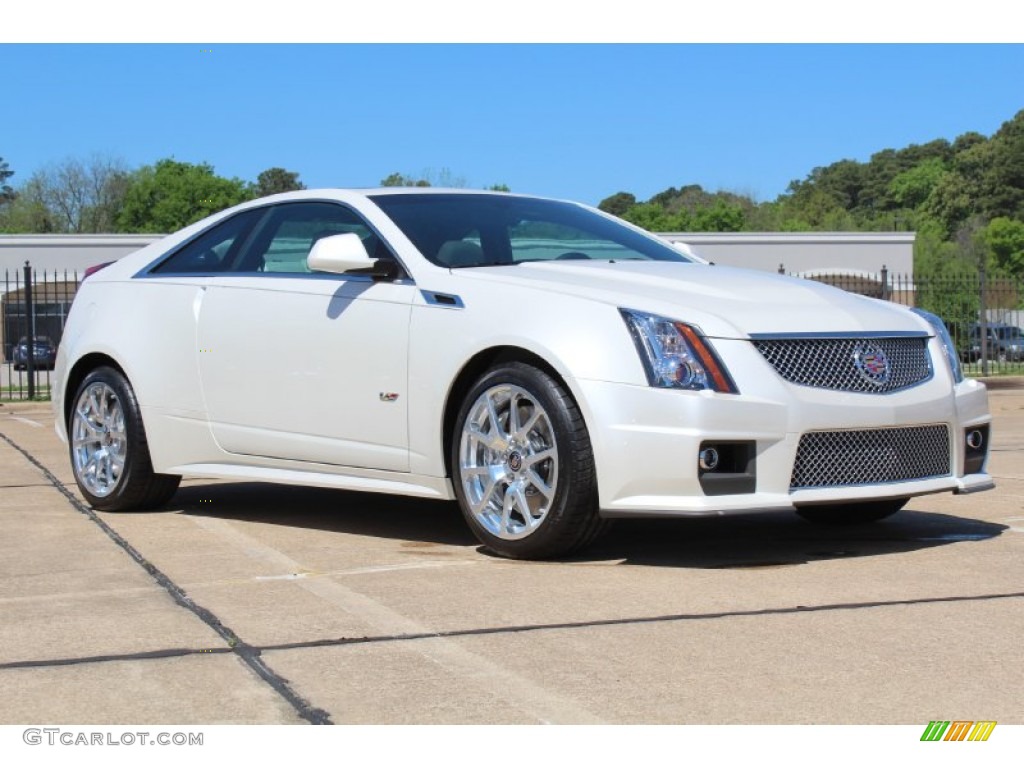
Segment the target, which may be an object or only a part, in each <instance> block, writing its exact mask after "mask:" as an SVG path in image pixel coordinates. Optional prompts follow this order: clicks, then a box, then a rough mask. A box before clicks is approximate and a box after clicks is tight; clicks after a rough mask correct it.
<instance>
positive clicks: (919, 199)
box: [889, 157, 946, 208]
mask: <svg viewBox="0 0 1024 768" xmlns="http://www.w3.org/2000/svg"><path fill="white" fill-rule="evenodd" d="M945 174H946V168H945V164H944V163H943V162H942V160H941V159H940V158H937V157H932V158H929V159H928V160H924V161H922V162H920V163H918V164H917V165H915V166H912V167H910V168H908V169H907V170H905V171H903V172H902V173H900V174H898V175H897V176H895V177H894V178H893V180H892V181H891V182H889V194H890V196H891V197H892V199H893V200H895V201H896V203H897V204H898V205H901V206H903V207H904V208H917V207H918V206H920V205H923V204H924V202H925V201H926V200H927V199H928V197H929V195H931V193H932V190H934V189H935V187H936V185H937V184H938V183H939V179H941V178H942V177H943V176H944V175H945Z"/></svg>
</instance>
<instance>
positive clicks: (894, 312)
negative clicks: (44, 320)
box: [53, 189, 992, 558]
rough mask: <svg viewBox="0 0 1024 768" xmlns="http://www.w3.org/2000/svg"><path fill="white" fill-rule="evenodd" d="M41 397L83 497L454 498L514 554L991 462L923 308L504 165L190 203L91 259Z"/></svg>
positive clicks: (881, 512)
mask: <svg viewBox="0 0 1024 768" xmlns="http://www.w3.org/2000/svg"><path fill="white" fill-rule="evenodd" d="M53 402H54V408H55V416H56V428H57V431H58V433H59V435H60V436H61V437H62V438H63V439H65V440H69V442H70V454H71V463H72V466H73V468H74V474H75V478H76V479H77V481H78V485H79V488H80V489H81V492H82V494H83V495H84V497H85V498H86V499H87V500H88V501H89V503H91V504H92V505H93V506H94V507H96V508H97V509H101V510H127V509H145V508H152V507H157V506H159V505H162V504H164V503H166V502H167V501H168V500H169V499H170V497H171V496H172V495H173V494H174V492H175V490H176V488H177V486H178V482H179V480H180V478H181V477H182V476H186V477H215V478H231V479H245V480H256V481H269V482H280V483H293V484H299V485H316V486H327V487H331V488H344V489H350V490H357V491H381V492H384V493H394V494H406V495H411V496H422V497H426V498H433V499H457V500H458V502H459V504H460V506H461V508H462V511H463V513H464V514H465V517H466V520H467V521H468V523H469V526H470V527H471V528H472V530H473V532H474V533H475V534H476V535H477V537H479V539H480V540H481V541H482V542H483V543H484V544H485V545H486V546H487V547H488V548H489V549H490V550H492V551H493V552H496V553H498V554H501V555H504V556H508V557H519V558H544V557H556V556H562V555H565V554H567V553H570V552H573V551H575V550H578V549H580V548H582V547H584V546H585V545H587V544H589V543H590V542H591V541H592V540H593V539H594V537H595V536H597V535H598V533H600V532H601V531H602V530H603V528H604V527H605V525H606V521H607V520H609V519H611V518H615V517H629V516H691V515H709V514H710V515H719V514H725V513H738V512H752V511H762V510H772V511H778V510H791V511H795V512H796V513H798V514H800V515H802V516H804V517H805V518H808V519H810V520H812V521H823V522H867V521H873V520H877V519H880V518H882V517H886V516H888V515H891V514H893V513H894V512H896V511H897V510H899V509H900V508H901V507H902V506H903V505H904V504H905V503H906V502H907V500H908V499H909V498H911V497H913V496H918V495H921V494H927V493H936V492H940V491H952V492H954V493H964V492H970V491H979V490H984V489H987V488H990V487H991V486H992V481H991V478H990V477H989V475H988V474H987V473H986V471H985V462H986V458H987V453H988V438H989V422H990V420H991V418H990V415H989V410H988V402H987V397H986V392H985V388H984V386H983V385H982V384H980V383H978V382H975V381H972V380H969V379H964V378H963V375H962V373H961V371H960V367H959V364H958V360H957V356H956V352H955V350H954V348H953V345H952V343H951V341H950V339H949V336H948V334H947V332H946V329H945V327H944V326H943V324H942V322H941V321H940V320H939V319H938V318H936V317H935V316H933V315H929V314H927V313H924V312H916V311H913V310H908V309H905V308H903V307H899V306H896V305H893V304H889V303H886V302H882V301H876V300H872V299H867V298H864V297H861V296H856V295H852V294H849V293H845V292H843V291H840V290H837V289H835V288H831V287H828V286H825V285H821V284H818V283H815V282H811V281H805V280H799V279H791V278H786V277H781V276H778V275H775V274H769V273H763V272H753V271H747V270H742V269H730V268H726V267H721V266H714V265H710V264H707V263H704V262H701V261H700V260H697V259H694V258H688V257H687V256H686V255H684V254H683V253H681V252H680V251H679V250H678V249H676V248H673V247H672V246H670V245H669V244H667V243H665V242H663V241H662V240H660V239H658V238H657V237H655V236H653V235H650V234H648V233H646V232H644V231H642V230H640V229H637V228H635V227H633V226H631V225H629V224H626V223H624V222H622V221H620V220H618V219H616V218H614V217H611V216H608V215H606V214H604V213H602V212H600V211H597V210H594V209H592V208H589V207H586V206H583V205H579V204H576V203H571V202H563V201H556V200H547V199H541V198H534V197H525V196H520V195H512V194H506V193H485V192H467V191H451V190H433V189H431V190H424V189H415V190H410V189H381V190H365V191H348V190H308V191H302V192H294V193H288V194H284V195H276V196H273V197H268V198H264V199H261V200H255V201H252V202H249V203H245V204H244V205H240V206H237V207H235V208H232V209H230V210H226V211H223V212H221V213H219V214H216V215H214V216H211V217H209V218H207V219H205V220H203V221H201V222H199V223H197V224H194V225H192V226H190V227H188V228H186V229H184V230H182V231H180V232H178V233H177V234H174V235H171V236H170V237H168V238H166V239H164V240H161V241H160V242H158V243H155V244H153V245H150V246H149V247H147V248H144V249H142V250H141V251H138V252H137V253H134V254H132V255H130V256H127V257H125V258H123V259H121V260H120V261H118V262H116V263H113V264H110V265H108V266H106V267H105V268H103V269H101V270H100V271H97V272H95V273H93V274H91V275H90V276H89V277H88V278H87V279H86V280H85V281H84V282H83V284H82V286H81V288H80V289H79V291H78V295H77V296H76V298H75V301H74V305H73V307H72V309H71V312H70V315H69V317H68V321H67V327H66V330H65V332H64V336H63V340H62V342H61V345H60V349H59V353H58V356H57V368H56V384H55V385H54V388H53Z"/></svg>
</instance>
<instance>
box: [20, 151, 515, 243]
mask: <svg viewBox="0 0 1024 768" xmlns="http://www.w3.org/2000/svg"><path fill="white" fill-rule="evenodd" d="M13 175H14V171H12V170H11V169H10V166H9V165H8V163H7V162H5V161H4V159H3V158H2V157H0V233H10V234H21V233H39V234H45V233H81V234H85V233H143V232H144V233H165V232H174V231H176V230H178V229H181V228H182V227H185V226H187V225H189V224H192V223H194V222H196V221H199V220H200V219H202V218H204V217H206V216H209V215H210V214H212V213H216V212H217V211H222V210H224V209H225V208H229V207H231V206H232V205H237V204H238V203H242V202H245V201H246V200H252V199H255V198H257V197H264V196H266V195H273V194H277V193H279V192H291V191H294V190H299V189H305V188H306V187H305V184H303V183H302V181H301V180H300V179H299V174H298V173H296V172H295V171H289V170H286V169H284V168H278V167H275V168H268V169H267V170H265V171H263V172H262V173H260V174H259V175H258V176H257V177H256V180H255V181H245V180H243V179H239V178H226V177H224V176H219V175H217V173H216V172H215V171H214V167H213V166H212V165H210V164H208V163H198V164H194V163H185V162H181V161H178V160H174V159H172V158H167V159H164V160H159V161H157V162H156V163H155V164H153V165H146V166H143V167H141V168H136V169H129V168H127V167H126V166H125V164H124V163H123V162H121V161H120V160H116V159H112V158H109V157H102V156H94V157H91V158H89V159H87V160H79V159H75V158H71V159H68V160H65V161H63V162H61V163H56V164H52V165H49V166H47V167H46V168H43V169H41V170H39V171H36V172H35V173H34V174H32V176H30V177H29V178H28V180H27V181H25V183H24V184H22V185H20V186H18V187H12V186H11V185H10V184H8V183H7V182H8V179H10V178H11V177H12V176H13ZM380 185H381V186H384V187H393V186H409V187H430V186H446V187H464V186H466V180H465V179H464V178H462V177H459V176H455V175H453V174H452V173H451V172H450V171H449V170H448V169H442V170H441V171H439V172H434V171H431V170H427V171H424V172H423V173H421V174H419V175H412V174H401V173H392V174H390V175H388V176H387V177H385V178H383V179H381V181H380ZM488 189H493V190H498V191H504V192H507V191H509V189H508V187H507V186H505V185H504V184H495V185H492V186H490V187H488Z"/></svg>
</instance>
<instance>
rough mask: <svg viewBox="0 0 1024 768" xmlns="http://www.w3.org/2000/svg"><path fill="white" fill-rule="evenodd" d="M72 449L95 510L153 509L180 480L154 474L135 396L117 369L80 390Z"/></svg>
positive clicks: (96, 374)
mask: <svg viewBox="0 0 1024 768" xmlns="http://www.w3.org/2000/svg"><path fill="white" fill-rule="evenodd" d="M68 444H69V449H70V451H71V468H72V469H73V471H74V473H75V481H76V482H77V483H78V489H79V490H80V491H81V492H82V495H83V496H84V497H85V499H86V501H88V502H89V504H90V505H91V506H93V507H95V508H96V509H101V510H105V511H120V510H127V509H138V510H143V509H153V508H155V507H159V506H161V505H163V504H164V503H165V502H167V501H168V500H169V499H170V498H171V496H173V495H174V492H175V491H176V490H177V489H178V483H179V482H180V481H181V478H180V477H179V476H177V475H161V474H157V473H155V472H154V471H153V464H152V462H151V460H150V457H149V445H148V443H147V442H146V432H145V430H144V429H143V426H142V415H141V413H140V412H139V405H138V402H137V401H136V400H135V393H134V392H133V391H132V388H131V385H129V383H128V380H127V379H125V377H124V376H123V375H122V374H121V373H120V372H119V371H117V370H115V369H114V368H110V367H107V366H104V367H102V368H97V369H96V370H94V371H92V372H91V373H90V374H89V375H88V376H86V377H85V379H84V380H83V381H82V383H81V385H80V386H79V387H78V392H77V393H76V394H75V400H74V407H73V409H72V411H71V419H70V420H69V425H68Z"/></svg>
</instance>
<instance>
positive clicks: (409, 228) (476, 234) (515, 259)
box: [371, 194, 693, 268]
mask: <svg viewBox="0 0 1024 768" xmlns="http://www.w3.org/2000/svg"><path fill="white" fill-rule="evenodd" d="M371 199H372V200H373V202H374V203H376V204H377V205H378V206H379V207H380V208H381V209H382V210H383V211H384V212H385V213H386V214H387V215H388V216H389V217H390V218H391V219H392V220H393V221H394V222H395V224H397V225H398V227H399V229H401V230H402V232H403V233H404V234H405V236H406V237H408V238H409V239H410V240H411V241H412V242H413V245H415V246H416V247H417V248H418V249H419V251H420V253H422V254H423V255H424V256H425V257H426V258H427V259H429V260H430V261H431V262H433V263H434V264H437V265H439V266H442V267H452V268H460V267H480V266H493V265H498V264H519V263H522V262H527V261H552V260H556V259H562V260H572V259H579V260H598V261H626V260H645V261H677V262H683V263H693V262H692V261H691V260H690V259H688V258H686V256H684V255H683V254H682V253H680V252H679V251H677V250H676V249H675V248H673V247H672V246H670V245H668V244H667V243H665V242H662V241H661V240H658V239H657V238H656V237H654V236H651V235H644V234H642V233H640V232H637V231H636V230H633V229H631V228H629V227H627V226H625V225H624V224H620V223H618V222H616V221H615V220H613V219H608V218H605V217H604V216H602V215H600V214H597V213H594V212H593V211H588V210H587V209H586V208H583V207H581V206H578V205H575V204H573V203H564V202H559V201H555V200H538V199H536V198H528V197H515V196H512V195H508V196H505V195H467V194H451V195H448V194H410V195H404V194H403V195H374V196H373V197H372V198H371Z"/></svg>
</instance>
